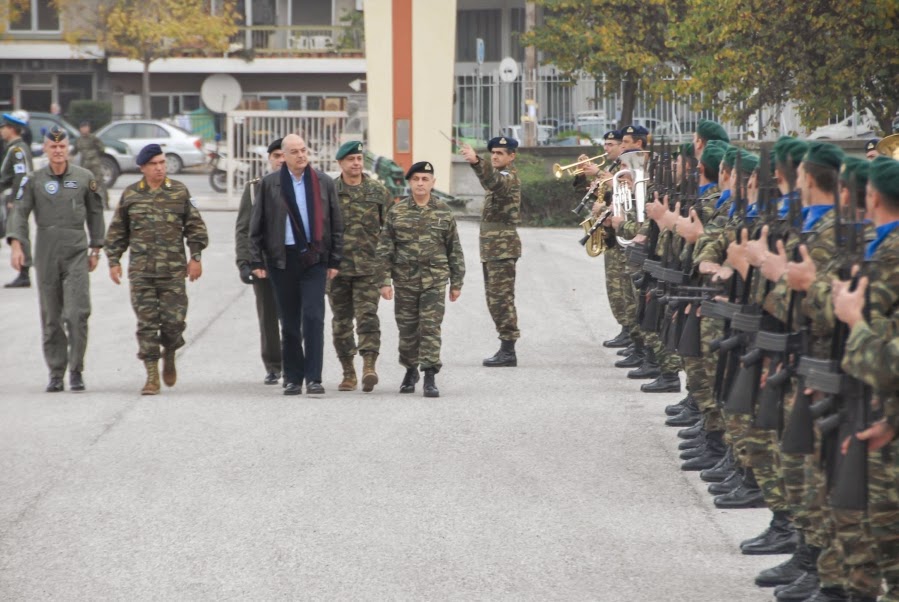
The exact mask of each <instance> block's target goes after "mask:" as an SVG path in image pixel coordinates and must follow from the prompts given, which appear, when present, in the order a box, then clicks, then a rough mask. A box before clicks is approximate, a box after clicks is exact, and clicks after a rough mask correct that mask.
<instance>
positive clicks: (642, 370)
mask: <svg viewBox="0 0 899 602" xmlns="http://www.w3.org/2000/svg"><path fill="white" fill-rule="evenodd" d="M661 375H662V369H661V368H660V367H659V365H658V364H657V363H656V355H655V353H654V352H653V350H652V349H649V348H647V349H646V353H645V355H644V357H643V363H642V364H640V367H639V368H637V369H636V370H631V371H630V372H628V373H627V377H628V378H632V379H634V380H642V379H647V378H658V377H660V376H661Z"/></svg>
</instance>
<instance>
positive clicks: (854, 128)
mask: <svg viewBox="0 0 899 602" xmlns="http://www.w3.org/2000/svg"><path fill="white" fill-rule="evenodd" d="M875 131H877V121H876V120H875V119H874V116H873V115H871V112H870V111H868V110H867V109H865V112H864V113H853V114H852V115H850V116H849V117H847V118H846V119H844V120H843V121H840V122H837V123H831V124H830V125H822V126H821V127H819V128H818V129H816V130H814V131H813V132H812V133H811V134H809V135H808V139H809V140H846V139H848V138H870V137H871V136H873V135H874V132H875Z"/></svg>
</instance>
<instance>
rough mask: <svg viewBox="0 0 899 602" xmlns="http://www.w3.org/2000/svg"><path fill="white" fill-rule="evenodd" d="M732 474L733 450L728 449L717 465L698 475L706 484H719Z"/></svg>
mask: <svg viewBox="0 0 899 602" xmlns="http://www.w3.org/2000/svg"><path fill="white" fill-rule="evenodd" d="M733 472H734V450H733V448H730V447H728V448H727V452H725V454H724V457H723V458H721V459H720V460H718V463H717V464H715V465H714V466H712V467H711V468H708V469H706V470H703V471H702V472H700V473H699V478H700V479H702V480H703V481H705V482H706V483H720V482H721V481H723V480H724V479H726V478H727V477H729V476H730V475H731V474H733Z"/></svg>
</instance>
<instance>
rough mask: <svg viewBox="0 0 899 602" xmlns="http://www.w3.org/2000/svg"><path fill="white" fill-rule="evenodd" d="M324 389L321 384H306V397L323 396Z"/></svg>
mask: <svg viewBox="0 0 899 602" xmlns="http://www.w3.org/2000/svg"><path fill="white" fill-rule="evenodd" d="M324 394H325V388H324V387H323V386H322V384H321V383H316V382H311V383H306V395H324Z"/></svg>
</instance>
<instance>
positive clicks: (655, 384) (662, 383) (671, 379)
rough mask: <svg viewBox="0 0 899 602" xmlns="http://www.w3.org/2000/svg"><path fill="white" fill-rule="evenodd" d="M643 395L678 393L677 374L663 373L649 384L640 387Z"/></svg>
mask: <svg viewBox="0 0 899 602" xmlns="http://www.w3.org/2000/svg"><path fill="white" fill-rule="evenodd" d="M640 390H641V391H643V392H644V393H680V378H678V376H677V372H663V373H662V374H661V375H659V377H658V378H657V379H655V380H654V381H652V382H651V383H645V384H642V385H640Z"/></svg>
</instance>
